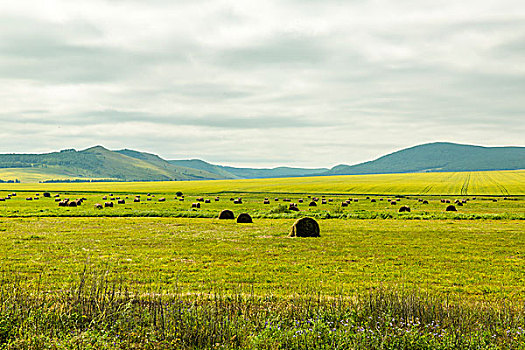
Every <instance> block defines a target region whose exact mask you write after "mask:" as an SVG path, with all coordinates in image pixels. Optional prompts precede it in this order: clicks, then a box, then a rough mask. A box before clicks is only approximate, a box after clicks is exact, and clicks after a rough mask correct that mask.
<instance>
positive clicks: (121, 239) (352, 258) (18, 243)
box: [0, 218, 525, 300]
mask: <svg viewBox="0 0 525 350" xmlns="http://www.w3.org/2000/svg"><path fill="white" fill-rule="evenodd" d="M292 223H293V220H290V219H271V220H270V219H258V220H256V221H255V223H254V224H247V225H246V224H245V225H241V224H236V223H234V222H230V221H223V220H217V219H184V218H24V219H22V218H18V219H5V218H4V219H0V230H2V231H1V232H0V266H1V268H0V269H1V272H3V273H4V274H12V273H14V272H16V273H17V274H19V275H20V276H26V277H27V283H29V284H31V283H35V281H36V280H39V279H40V280H41V281H42V283H43V284H44V285H46V286H47V288H50V289H54V290H56V289H60V288H62V286H63V285H64V284H68V283H71V282H72V281H74V280H75V279H76V278H77V276H78V273H79V272H80V271H82V269H83V266H85V265H86V264H88V265H89V266H92V267H93V268H97V269H101V270H110V271H113V273H115V274H118V275H119V276H120V277H119V278H121V279H123V281H124V282H126V281H128V282H130V283H133V284H134V285H136V286H137V287H138V286H140V287H144V288H146V289H149V288H150V287H151V286H153V285H155V286H158V285H162V286H167V287H173V286H175V285H177V286H178V288H181V289H182V290H184V291H185V292H201V293H202V292H205V291H208V290H212V289H214V288H216V286H217V285H220V286H222V288H224V289H226V290H235V289H237V288H238V286H239V285H250V286H251V288H254V290H255V292H256V293H257V294H259V295H267V294H271V295H289V294H290V293H293V292H295V291H297V290H298V289H301V288H302V287H301V286H304V287H305V288H306V287H308V288H310V287H315V288H317V289H319V290H320V291H323V292H332V291H333V290H344V291H347V292H355V291H363V290H367V289H369V288H370V287H377V286H380V285H397V286H408V287H410V286H411V287H415V286H417V288H421V289H422V290H427V291H434V292H438V293H449V294H450V293H452V294H458V295H461V296H462V297H463V298H465V299H472V300H492V299H499V300H502V299H503V298H507V299H511V300H519V299H521V298H522V297H523V293H524V292H525V283H524V281H525V270H524V269H523V263H524V259H525V234H524V232H525V223H524V222H523V221H489V220H480V221H449V220H436V221H432V220H428V221H412V220H410V221H406V220H336V219H331V220H320V226H321V237H320V238H318V239H293V238H288V237H287V235H288V233H289V230H290V227H291V224H292Z"/></svg>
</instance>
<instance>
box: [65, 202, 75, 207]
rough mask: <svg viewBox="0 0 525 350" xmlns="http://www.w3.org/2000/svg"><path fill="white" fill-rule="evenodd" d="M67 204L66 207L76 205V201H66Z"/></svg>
mask: <svg viewBox="0 0 525 350" xmlns="http://www.w3.org/2000/svg"><path fill="white" fill-rule="evenodd" d="M67 206H68V207H76V206H77V202H76V201H71V202H69V203H67Z"/></svg>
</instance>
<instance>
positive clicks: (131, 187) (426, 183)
mask: <svg viewBox="0 0 525 350" xmlns="http://www.w3.org/2000/svg"><path fill="white" fill-rule="evenodd" d="M0 178H2V172H1V170H0ZM9 178H16V172H11V173H10V177H9ZM1 189H3V190H6V191H8V190H15V191H16V190H18V191H44V190H49V191H77V192H112V191H113V192H130V193H131V192H140V193H146V192H151V193H175V192H176V191H182V192H184V193H193V194H204V193H209V194H213V193H225V192H241V193H242V192H258V193H349V194H383V195H388V194H391V195H395V194H399V195H464V196H465V195H470V196H472V195H496V196H499V195H502V196H506V195H513V196H518V195H525V170H515V171H481V172H457V173H417V174H387V175H348V176H325V177H299V178H277V179H250V180H210V181H170V182H153V183H152V182H123V183H87V184H86V183H73V184H63V183H59V184H51V183H45V184H35V183H22V184H0V190H1Z"/></svg>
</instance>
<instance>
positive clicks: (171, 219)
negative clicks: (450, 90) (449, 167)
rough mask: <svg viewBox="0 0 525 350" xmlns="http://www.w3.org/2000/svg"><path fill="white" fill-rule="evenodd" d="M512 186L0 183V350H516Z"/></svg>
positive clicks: (520, 229) (515, 196)
mask: <svg viewBox="0 0 525 350" xmlns="http://www.w3.org/2000/svg"><path fill="white" fill-rule="evenodd" d="M524 176H525V172H523V171H514V172H480V173H440V174H409V175H407V174H404V175H384V176H380V175H374V176H358V177H353V176H341V177H330V178H327V177H323V178H321V177H317V178H297V179H265V180H246V181H244V180H240V181H199V182H162V183H156V182H155V183H90V184H0V197H1V198H3V197H6V196H7V194H8V193H11V192H17V193H18V195H17V196H16V197H12V198H11V199H8V200H6V201H3V202H0V349H2V350H3V349H132V348H136V349H172V348H185V349H212V348H224V349H304V348H311V349H349V348H351V349H450V348H457V349H525V339H524V335H523V327H524V325H523V322H524V320H525V312H524V310H523V305H524V302H525V298H524V293H525V283H524V282H525V270H524V269H523V263H524V257H525V234H524V232H525V221H524V219H525V210H524V208H525V206H524V200H525V198H524V197H523V194H524V189H523V177H524ZM403 181H404V183H403ZM44 191H50V192H51V194H52V195H55V194H59V195H60V198H66V197H68V198H71V199H74V198H81V197H84V198H86V201H85V202H84V204H83V205H82V206H80V207H76V208H69V207H67V208H64V207H58V205H57V203H56V202H55V201H54V199H53V198H52V197H51V198H43V196H42V194H43V192H44ZM177 191H183V192H184V194H185V199H184V201H183V202H181V201H180V200H179V199H180V196H179V198H177V199H175V198H174V197H175V193H176V192H177ZM36 193H39V196H38V197H39V199H38V200H31V201H27V200H26V197H31V198H36V197H37V196H36ZM110 193H111V194H112V195H113V196H111V195H110ZM147 193H150V196H148V195H147ZM371 193H377V194H371ZM139 194H140V195H141V202H140V203H134V202H133V201H132V200H133V198H134V196H135V195H139ZM480 194H481V195H480ZM103 196H107V199H105V200H104V199H102V197H103ZM200 196H202V197H204V198H207V199H211V203H201V208H200V209H192V208H190V207H191V203H193V202H195V201H196V199H197V198H198V197H200ZM215 196H219V197H220V200H219V201H217V202H216V201H215V200H214V198H215ZM316 196H317V197H319V198H320V200H319V201H318V202H317V203H318V205H317V206H316V207H309V206H308V203H309V202H310V200H311V197H316ZM322 196H325V199H326V200H327V203H326V204H322V203H321V198H322ZM112 197H113V198H116V197H121V198H126V197H128V198H127V199H126V203H125V204H122V205H118V204H116V199H115V200H113V202H114V203H115V207H114V208H104V209H101V210H99V209H95V208H94V204H95V203H104V202H105V201H111V198H112ZM160 197H165V198H166V201H165V202H159V201H158V199H159V198H160ZM237 197H242V198H243V204H241V205H234V204H233V203H232V201H231V199H233V198H237ZM265 197H268V198H269V199H270V204H266V205H265V204H263V199H264V198H265ZM276 197H277V198H279V201H275V200H274V198H276ZM474 197H475V198H474ZM148 198H149V199H150V200H147V199H148ZM285 198H288V199H289V200H290V201H291V202H295V203H298V201H299V199H303V201H304V203H302V204H301V203H299V208H300V211H299V212H293V211H290V210H289V209H288V203H287V202H283V199H285ZM329 199H332V201H331V202H329V201H328V200H329ZM347 199H352V201H351V202H350V204H349V205H348V207H345V208H343V207H342V206H341V202H342V201H343V200H347ZM372 199H374V200H375V202H372ZM381 199H382V200H381ZM388 199H398V200H399V202H398V203H397V204H396V205H391V204H390V203H389V202H388ZM441 199H443V200H449V201H451V202H454V200H456V199H458V200H462V199H467V202H466V203H465V204H464V205H462V206H459V205H458V206H457V209H458V212H445V211H444V209H445V207H446V206H447V205H448V204H447V203H442V202H441ZM423 200H427V201H428V204H423V202H422V201H423ZM401 205H408V206H409V207H410V208H411V209H412V210H411V212H410V213H399V212H398V209H399V207H400V206H401ZM226 208H227V209H232V210H233V211H234V213H235V214H236V215H238V214H239V213H241V212H246V213H249V214H250V215H251V216H252V217H253V218H254V223H253V224H237V223H235V222H234V221H225V220H218V219H216V218H217V215H218V213H219V212H220V211H221V210H222V209H226ZM303 216H310V217H314V218H316V219H317V220H318V221H319V224H320V227H321V237H320V238H316V239H297V238H289V237H288V233H289V231H290V228H291V226H292V223H293V222H294V220H295V219H296V218H298V217H303Z"/></svg>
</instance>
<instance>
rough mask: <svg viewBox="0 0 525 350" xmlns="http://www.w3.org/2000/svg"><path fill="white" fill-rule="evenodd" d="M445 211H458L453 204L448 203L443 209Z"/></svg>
mask: <svg viewBox="0 0 525 350" xmlns="http://www.w3.org/2000/svg"><path fill="white" fill-rule="evenodd" d="M445 211H458V210H457V209H456V207H455V206H454V205H449V206H447V208H446V209H445Z"/></svg>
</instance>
